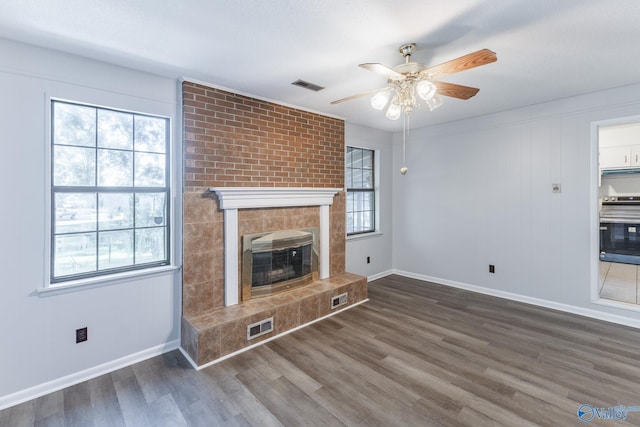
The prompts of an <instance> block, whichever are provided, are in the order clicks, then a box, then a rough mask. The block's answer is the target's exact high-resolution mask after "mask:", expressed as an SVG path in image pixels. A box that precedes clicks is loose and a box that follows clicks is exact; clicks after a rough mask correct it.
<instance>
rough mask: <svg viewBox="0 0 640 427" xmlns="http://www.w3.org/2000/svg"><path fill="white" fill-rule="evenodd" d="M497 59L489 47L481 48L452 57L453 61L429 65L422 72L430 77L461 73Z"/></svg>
mask: <svg viewBox="0 0 640 427" xmlns="http://www.w3.org/2000/svg"><path fill="white" fill-rule="evenodd" d="M497 60H498V57H497V56H496V53H495V52H492V51H490V50H489V49H481V50H479V51H477V52H473V53H470V54H468V55H464V56H461V57H459V58H456V59H452V60H451V61H447V62H443V63H442V64H440V65H434V66H433V67H429V68H427V69H425V70H423V71H421V72H420V74H421V75H423V76H428V77H429V78H436V77H440V76H446V75H448V74H453V73H459V72H460V71H464V70H469V69H471V68H475V67H479V66H481V65H486V64H490V63H492V62H496V61H497Z"/></svg>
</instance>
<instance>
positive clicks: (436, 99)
mask: <svg viewBox="0 0 640 427" xmlns="http://www.w3.org/2000/svg"><path fill="white" fill-rule="evenodd" d="M426 102H427V106H428V107H429V111H433V110H435V109H436V108H439V107H440V106H441V105H442V98H441V97H440V96H439V95H433V96H432V97H431V99H428V100H427V101H426Z"/></svg>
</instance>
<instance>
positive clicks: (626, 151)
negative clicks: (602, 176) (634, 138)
mask: <svg viewBox="0 0 640 427" xmlns="http://www.w3.org/2000/svg"><path fill="white" fill-rule="evenodd" d="M626 168H640V145H623V146H618V147H601V148H600V169H626Z"/></svg>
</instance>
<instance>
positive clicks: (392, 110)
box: [386, 96, 402, 120]
mask: <svg viewBox="0 0 640 427" xmlns="http://www.w3.org/2000/svg"><path fill="white" fill-rule="evenodd" d="M401 113H402V107H400V104H398V97H397V96H394V97H393V100H392V101H391V104H389V108H387V113H386V116H387V118H388V119H390V120H398V119H399V118H400V114H401Z"/></svg>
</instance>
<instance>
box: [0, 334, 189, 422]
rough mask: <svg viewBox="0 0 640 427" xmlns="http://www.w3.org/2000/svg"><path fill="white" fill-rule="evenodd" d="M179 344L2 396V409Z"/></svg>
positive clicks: (125, 365) (128, 356)
mask: <svg viewBox="0 0 640 427" xmlns="http://www.w3.org/2000/svg"><path fill="white" fill-rule="evenodd" d="M179 345H180V341H179V340H174V341H169V342H167V343H164V344H160V345H158V346H155V347H151V348H148V349H146V350H142V351H139V352H137V353H133V354H129V355H127V356H123V357H121V358H119V359H115V360H112V361H109V362H106V363H103V364H101V365H97V366H94V367H92V368H88V369H85V370H83V371H79V372H75V373H73V374H70V375H66V376H64V377H60V378H57V379H54V380H51V381H48V382H46V383H43V384H39V385H36V386H34V387H30V388H27V389H24V390H20V391H17V392H15V393H12V394H8V395H6V396H0V411H1V410H3V409H6V408H9V407H11V406H15V405H19V404H20V403H24V402H27V401H29V400H32V399H36V398H38V397H41V396H44V395H45V394H49V393H53V392H55V391H58V390H62V389H63V388H66V387H70V386H72V385H75V384H78V383H81V382H83V381H87V380H90V379H92V378H96V377H99V376H100V375H104V374H108V373H110V372H113V371H115V370H117V369H120V368H124V367H127V366H129V365H133V364H134V363H138V362H142V361H144V360H147V359H150V358H152V357H156V356H159V355H161V354H164V353H168V352H170V351H173V350H175V349H177V348H178V346H179Z"/></svg>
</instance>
